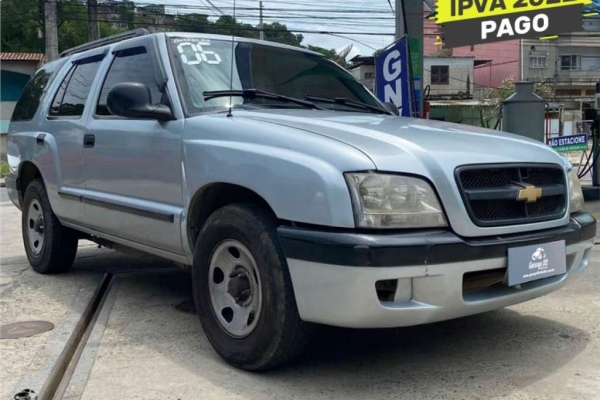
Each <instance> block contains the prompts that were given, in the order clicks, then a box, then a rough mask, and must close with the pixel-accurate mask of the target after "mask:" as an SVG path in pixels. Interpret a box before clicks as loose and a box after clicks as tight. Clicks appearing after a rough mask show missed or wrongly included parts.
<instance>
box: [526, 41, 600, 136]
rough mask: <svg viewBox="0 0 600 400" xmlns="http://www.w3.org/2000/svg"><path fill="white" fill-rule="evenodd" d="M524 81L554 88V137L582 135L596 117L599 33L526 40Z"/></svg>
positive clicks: (598, 79)
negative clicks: (580, 130)
mask: <svg viewBox="0 0 600 400" xmlns="http://www.w3.org/2000/svg"><path fill="white" fill-rule="evenodd" d="M521 60H522V70H521V73H522V79H523V80H527V81H534V82H545V83H546V84H548V85H552V87H553V89H554V96H555V98H554V99H553V100H554V101H553V103H552V104H553V106H552V108H551V112H552V113H551V115H550V119H551V125H550V132H549V134H550V135H570V134H576V133H579V129H578V127H579V126H581V125H582V123H585V121H589V120H591V119H593V118H595V112H594V111H593V110H594V108H595V106H594V102H595V94H596V83H597V82H598V81H600V39H599V38H598V34H597V33H592V32H577V33H571V34H564V35H559V36H558V38H557V39H555V40H534V39H524V40H523V45H522V48H521Z"/></svg>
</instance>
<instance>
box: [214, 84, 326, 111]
mask: <svg viewBox="0 0 600 400" xmlns="http://www.w3.org/2000/svg"><path fill="white" fill-rule="evenodd" d="M203 94H204V100H212V99H216V98H218V97H228V96H234V97H242V98H244V99H256V98H262V99H272V100H279V101H285V102H288V103H294V104H298V105H301V106H304V107H307V108H314V109H317V110H322V108H321V107H319V106H318V105H316V104H315V103H313V102H311V101H307V100H301V99H296V98H294V97H288V96H284V95H282V94H277V93H271V92H265V91H264V90H262V89H244V90H213V91H209V92H204V93H203Z"/></svg>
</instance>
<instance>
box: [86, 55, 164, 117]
mask: <svg viewBox="0 0 600 400" xmlns="http://www.w3.org/2000/svg"><path fill="white" fill-rule="evenodd" d="M123 82H138V83H143V84H144V85H146V86H148V87H149V88H150V93H151V95H152V104H160V102H161V96H162V94H161V92H160V90H159V87H158V84H157V82H156V78H155V76H154V71H153V69H152V57H150V54H148V53H147V52H146V49H145V48H144V47H136V48H133V49H128V50H123V51H120V52H119V53H117V55H116V57H115V59H114V61H113V63H112V65H111V66H110V69H109V70H108V74H106V79H105V80H104V85H103V86H102V91H101V92H100V98H99V100H98V107H97V109H96V114H98V115H111V113H110V111H108V108H107V107H106V99H107V97H108V92H110V89H112V88H113V86H115V85H116V84H118V83H123Z"/></svg>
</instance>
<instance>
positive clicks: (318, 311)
mask: <svg viewBox="0 0 600 400" xmlns="http://www.w3.org/2000/svg"><path fill="white" fill-rule="evenodd" d="M595 231H596V222H595V220H594V219H593V217H591V216H590V215H589V214H580V215H579V216H576V217H574V218H573V219H572V220H571V223H570V224H569V226H568V227H563V228H559V229H553V230H548V231H543V232H539V233H536V234H523V235H511V236H507V237H496V238H492V239H489V240H483V241H482V240H479V241H477V242H465V241H463V240H462V239H460V238H456V239H457V240H458V241H454V240H451V239H450V237H449V236H448V235H445V234H444V235H442V236H439V234H435V235H434V236H429V237H428V240H426V241H424V242H423V246H420V243H421V241H420V240H419V239H418V237H416V236H415V235H414V234H413V235H410V236H406V237H405V238H403V239H399V238H397V237H396V238H394V239H390V237H389V236H388V237H386V238H385V239H384V241H385V242H386V246H385V247H383V248H380V247H377V246H376V244H375V242H374V239H373V238H372V237H370V236H371V235H358V236H362V237H359V241H362V239H365V236H369V237H366V239H367V242H371V243H372V244H373V245H372V246H368V245H366V247H365V246H363V245H356V244H354V246H350V247H345V246H344V245H343V244H341V243H340V242H343V243H347V242H348V239H349V237H345V238H344V239H339V238H338V239H339V240H336V239H334V238H333V237H332V236H331V234H330V233H327V234H326V235H325V236H326V237H328V238H329V239H328V240H325V242H324V241H323V236H322V235H317V237H318V238H316V239H314V240H313V241H312V242H311V240H310V239H308V237H307V236H306V235H303V234H302V233H301V234H298V232H295V233H296V234H294V233H292V232H291V231H289V230H287V228H280V232H279V233H280V239H281V241H282V244H283V248H284V251H285V252H286V255H287V261H288V265H289V269H290V274H291V278H292V283H293V287H294V293H295V296H296V302H297V305H298V311H299V313H300V316H301V318H302V319H303V320H305V321H310V322H317V323H322V324H326V325H334V326H341V327H349V328H386V327H400V326H411V325H418V324H425V323H430V322H435V321H442V320H447V319H452V318H458V317H462V316H466V315H471V314H477V313H481V312H485V311H490V310H494V309H498V308H502V307H506V306H510V305H512V304H517V303H521V302H524V301H527V300H531V299H534V298H536V297H539V296H543V295H545V294H547V293H550V292H552V291H554V290H557V289H559V288H561V287H562V286H564V285H566V284H567V283H569V282H570V281H572V280H573V279H575V278H576V277H577V276H578V275H580V274H581V272H582V271H583V270H584V269H585V268H586V267H587V265H588V262H589V259H590V254H591V251H592V246H593V244H594V237H595ZM304 233H306V232H304ZM395 236H402V235H395ZM433 237H438V238H439V239H440V241H439V242H438V243H436V240H434V239H433ZM441 238H443V240H442V239H441ZM561 239H564V240H565V242H566V244H567V247H566V255H567V273H566V274H564V275H558V276H554V277H549V278H545V279H541V280H538V281H533V282H529V283H525V284H522V285H519V286H515V287H508V286H506V285H504V284H497V285H492V286H489V287H486V288H483V289H480V290H477V291H466V290H464V275H465V274H467V273H471V272H480V271H487V270H496V269H502V268H507V250H506V249H507V248H508V247H514V246H521V245H524V246H525V245H529V244H532V243H543V242H549V241H553V240H561ZM298 240H300V242H298ZM392 242H397V243H398V245H397V246H396V247H393V246H392V245H391V243H392ZM482 243H483V244H482ZM298 246H299V247H300V248H298ZM323 246H325V248H327V247H329V248H330V249H331V251H330V252H325V251H323ZM308 247H313V251H312V252H311V251H308ZM461 249H462V251H461ZM356 251H358V253H356ZM404 251H405V254H406V256H407V257H405V259H406V258H408V259H409V260H411V261H413V262H415V261H418V262H415V263H413V264H411V265H408V264H407V263H405V262H403V259H402V257H401V254H402V253H403V252H404ZM331 252H333V253H334V254H337V256H336V257H335V259H341V260H344V261H352V260H354V261H356V262H351V263H338V262H335V260H331V259H330V258H328V257H329V256H327V254H326V253H331ZM347 252H350V253H352V255H351V256H349V257H346V256H344V254H345V253H347ZM499 252H501V253H502V252H503V254H498V253H499ZM419 254H420V255H419ZM428 254H429V256H428ZM444 254H446V255H447V258H448V262H440V261H441V260H442V259H443V256H444ZM357 255H358V257H359V259H357ZM461 256H462V258H463V259H458V258H460V257H461ZM318 257H325V258H327V261H329V262H322V261H321V262H320V261H318V260H317V259H316V258H318ZM360 257H362V258H360ZM419 257H424V258H423V259H419ZM394 258H396V259H397V260H398V262H397V265H393V264H390V260H393V259H394ZM428 258H430V259H432V260H434V261H435V262H433V263H431V264H430V263H427V259H428ZM422 260H425V262H422ZM332 261H333V262H332ZM377 264H379V265H377ZM382 280H394V281H396V282H397V286H396V289H395V293H394V296H393V299H388V300H386V301H382V300H380V298H379V297H378V295H377V291H376V286H375V285H376V282H377V281H382Z"/></svg>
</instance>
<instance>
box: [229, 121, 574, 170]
mask: <svg viewBox="0 0 600 400" xmlns="http://www.w3.org/2000/svg"><path fill="white" fill-rule="evenodd" d="M235 116H236V117H242V118H249V119H254V120H260V121H263V122H266V123H271V124H277V125H281V126H286V127H289V128H294V129H301V130H304V131H308V132H312V133H314V134H318V135H322V136H326V137H329V138H331V139H334V140H337V141H340V142H343V143H346V144H348V145H350V146H353V147H355V148H357V149H359V150H360V151H362V152H363V153H365V154H366V155H367V156H368V157H369V158H370V159H371V160H372V161H373V163H374V164H375V165H376V167H377V169H378V170H381V171H390V172H404V173H412V174H417V175H422V176H426V177H429V178H431V179H434V178H435V177H436V175H438V177H439V174H442V175H445V176H446V177H448V175H449V173H450V175H452V174H453V172H454V170H455V168H456V167H458V166H461V165H467V164H490V163H491V164H496V163H533V162H535V163H554V164H561V165H563V166H566V160H565V159H564V158H563V157H561V156H560V155H558V153H556V152H555V151H554V150H552V149H551V148H550V147H548V146H546V145H545V144H542V143H540V142H537V141H534V140H531V139H527V138H524V137H522V136H517V135H514V134H510V133H504V132H499V131H494V130H490V129H484V128H479V127H474V126H469V125H460V124H454V123H449V122H441V121H434V120H425V119H415V118H403V117H392V116H385V115H375V114H372V115H371V114H365V113H346V112H329V111H319V110H288V111H280V110H278V111H266V112H240V113H236V114H235Z"/></svg>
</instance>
